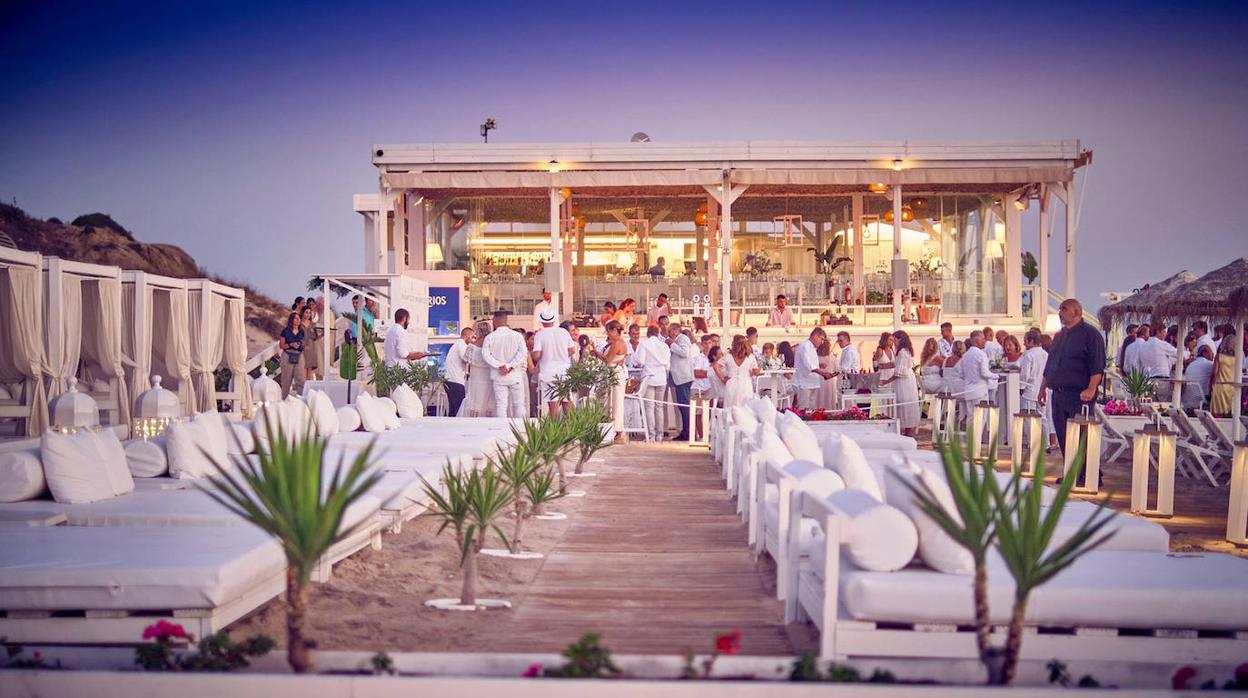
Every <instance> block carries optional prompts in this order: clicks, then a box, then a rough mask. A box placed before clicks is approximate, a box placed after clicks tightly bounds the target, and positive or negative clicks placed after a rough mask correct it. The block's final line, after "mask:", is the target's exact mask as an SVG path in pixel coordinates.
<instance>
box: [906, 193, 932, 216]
mask: <svg viewBox="0 0 1248 698" xmlns="http://www.w3.org/2000/svg"><path fill="white" fill-rule="evenodd" d="M928 206H931V202H930V201H928V199H927V197H926V196H916V197H914V198H913V199H910V208H911V209H913V210H915V211H918V212H920V213H922V212H923V211H926V210H927V208H928Z"/></svg>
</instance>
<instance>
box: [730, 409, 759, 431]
mask: <svg viewBox="0 0 1248 698" xmlns="http://www.w3.org/2000/svg"><path fill="white" fill-rule="evenodd" d="M731 413H732V423H733V424H734V425H736V426H738V427H740V428H742V429H744V430H746V431H747V432H749V433H751V434H752V433H754V430H755V429H757V428H758V417H755V416H754V413H753V412H751V411H750V409H749V408H748V407H745V406H744V405H733V407H732V410H731Z"/></svg>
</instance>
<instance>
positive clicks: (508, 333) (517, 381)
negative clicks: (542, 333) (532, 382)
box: [481, 310, 529, 417]
mask: <svg viewBox="0 0 1248 698" xmlns="http://www.w3.org/2000/svg"><path fill="white" fill-rule="evenodd" d="M507 315H508V312H507V311H506V310H496V311H494V331H493V332H491V333H489V334H488V335H486V336H485V341H484V342H483V343H482V344H481V358H483V359H485V363H487V364H489V365H490V368H491V370H490V379H491V381H492V382H493V384H494V416H496V417H527V416H528V415H527V412H528V408H527V407H526V406H525V397H524V393H525V391H526V390H527V389H528V374H526V373H525V369H526V368H527V367H528V365H529V359H528V356H526V352H527V351H528V348H527V347H525V345H524V335H522V334H520V333H519V332H517V331H515V330H513V329H511V328H510V327H508V326H507Z"/></svg>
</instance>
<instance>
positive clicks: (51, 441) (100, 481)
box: [39, 431, 117, 504]
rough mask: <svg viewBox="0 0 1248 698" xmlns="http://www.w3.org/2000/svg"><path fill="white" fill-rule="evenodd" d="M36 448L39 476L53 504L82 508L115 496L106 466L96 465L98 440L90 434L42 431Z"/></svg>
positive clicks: (85, 432) (98, 449) (98, 453)
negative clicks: (41, 477) (77, 505)
mask: <svg viewBox="0 0 1248 698" xmlns="http://www.w3.org/2000/svg"><path fill="white" fill-rule="evenodd" d="M39 445H40V449H39V451H40V456H41V457H42V460H43V474H44V477H46V478H47V481H48V489H49V490H51V491H52V498H53V499H55V500H56V501H58V502H61V503H63V504H86V503H88V502H98V501H101V500H104V499H112V498H113V497H115V496H117V495H116V492H115V491H114V490H113V484H112V482H111V480H110V479H109V475H108V470H107V466H106V465H103V464H102V463H101V462H100V461H101V456H102V454H101V453H100V450H101V448H100V440H99V438H97V437H96V436H95V435H94V434H92V433H90V432H87V431H80V432H78V433H76V434H69V435H65V434H58V433H56V432H54V431H45V432H44V433H43V436H42V437H40V440H39Z"/></svg>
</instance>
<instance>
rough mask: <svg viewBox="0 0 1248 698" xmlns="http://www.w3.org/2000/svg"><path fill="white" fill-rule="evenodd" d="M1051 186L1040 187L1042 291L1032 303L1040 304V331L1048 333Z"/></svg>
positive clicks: (1037, 293)
mask: <svg viewBox="0 0 1248 698" xmlns="http://www.w3.org/2000/svg"><path fill="white" fill-rule="evenodd" d="M1049 225H1050V223H1049V185H1047V184H1042V185H1040V260H1039V261H1040V289H1039V290H1038V291H1037V292H1036V295H1037V296H1039V297H1038V298H1036V299H1034V300H1033V301H1032V303H1033V304H1038V305H1037V308H1038V310H1039V313H1040V314H1039V315H1038V316H1037V317H1039V319H1040V331H1041V332H1047V331H1048V330H1046V329H1045V323H1046V322H1047V321H1048V319H1049Z"/></svg>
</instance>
